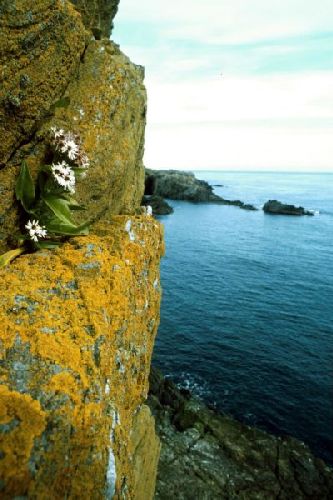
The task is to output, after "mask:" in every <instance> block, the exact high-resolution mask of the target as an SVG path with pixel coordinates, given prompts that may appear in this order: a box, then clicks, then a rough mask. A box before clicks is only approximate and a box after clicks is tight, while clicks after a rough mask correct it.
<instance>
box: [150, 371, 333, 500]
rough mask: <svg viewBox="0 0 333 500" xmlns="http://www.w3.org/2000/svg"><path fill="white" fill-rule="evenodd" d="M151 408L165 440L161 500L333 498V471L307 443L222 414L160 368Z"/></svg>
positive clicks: (159, 489)
mask: <svg viewBox="0 0 333 500" xmlns="http://www.w3.org/2000/svg"><path fill="white" fill-rule="evenodd" d="M148 405H149V407H150V409H151V411H152V414H153V415H154V417H155V422H156V430H157V434H158V435H159V438H160V440H161V443H162V450H161V457H160V462H159V466H158V475H157V484H156V492H155V499H156V500H158V499H160V500H167V499H168V498H170V497H172V498H184V499H191V498H207V499H217V498H221V499H224V498H225V499H231V498H235V499H236V498H237V499H238V498H240V499H244V500H245V499H250V498H253V499H254V498H256V499H267V498H279V499H285V500H287V499H290V498H297V499H300V500H301V499H302V500H303V499H308V500H310V499H311V500H329V499H330V498H332V497H331V495H332V494H333V470H332V469H331V468H330V467H329V466H328V465H326V464H325V463H324V462H323V460H321V459H318V458H316V457H314V456H313V454H312V453H311V451H310V449H309V448H308V447H307V446H306V445H305V444H304V443H302V442H301V441H298V440H296V439H294V438H292V437H290V436H286V437H278V436H274V435H272V434H269V433H267V432H265V431H262V430H260V429H258V428H256V427H252V426H248V425H245V424H241V423H240V422H238V421H237V420H235V419H234V418H232V417H230V416H227V415H224V414H221V413H218V412H216V411H215V410H213V409H211V408H209V407H207V406H206V405H205V404H203V403H202V402H201V401H200V400H199V399H197V398H195V397H193V396H192V394H191V393H190V392H189V391H187V390H181V389H178V388H177V386H176V385H175V384H174V383H173V382H172V381H171V380H170V379H168V378H164V377H163V375H162V374H161V372H159V370H158V369H156V368H154V367H152V369H151V374H150V391H149V397H148Z"/></svg>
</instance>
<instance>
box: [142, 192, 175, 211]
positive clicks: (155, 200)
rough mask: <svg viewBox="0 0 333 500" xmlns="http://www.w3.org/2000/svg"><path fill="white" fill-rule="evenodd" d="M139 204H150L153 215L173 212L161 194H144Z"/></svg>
mask: <svg viewBox="0 0 333 500" xmlns="http://www.w3.org/2000/svg"><path fill="white" fill-rule="evenodd" d="M141 204H142V205H144V206H147V205H150V206H151V207H152V209H153V215H169V214H172V213H173V208H172V207H171V206H170V205H169V203H168V202H167V201H165V199H164V198H162V196H158V195H152V196H144V197H143V199H142V202H141Z"/></svg>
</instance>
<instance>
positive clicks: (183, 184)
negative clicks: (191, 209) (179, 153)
mask: <svg viewBox="0 0 333 500" xmlns="http://www.w3.org/2000/svg"><path fill="white" fill-rule="evenodd" d="M145 194H146V195H147V194H148V195H149V194H155V195H158V196H162V197H163V198H169V199H170V200H187V201H211V200H214V199H215V196H216V195H214V194H213V188H212V186H210V185H209V184H208V182H205V181H200V180H198V179H196V177H195V175H194V174H192V173H191V172H182V171H180V170H148V169H146V191H145ZM217 198H218V197H217Z"/></svg>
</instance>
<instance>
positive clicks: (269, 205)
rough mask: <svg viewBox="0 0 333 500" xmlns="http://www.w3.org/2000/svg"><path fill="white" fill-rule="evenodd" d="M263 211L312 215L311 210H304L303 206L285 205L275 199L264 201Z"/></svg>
mask: <svg viewBox="0 0 333 500" xmlns="http://www.w3.org/2000/svg"><path fill="white" fill-rule="evenodd" d="M263 210H264V212H266V213H267V214H280V215H313V212H310V211H309V210H305V208H303V207H295V205H286V204H285V203H281V202H280V201H277V200H269V201H267V202H266V203H265V205H264V208H263Z"/></svg>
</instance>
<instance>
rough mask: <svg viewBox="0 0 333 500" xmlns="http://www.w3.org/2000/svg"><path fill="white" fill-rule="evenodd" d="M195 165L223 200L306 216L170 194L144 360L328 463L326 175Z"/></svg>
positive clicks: (330, 304) (329, 190)
mask: <svg viewBox="0 0 333 500" xmlns="http://www.w3.org/2000/svg"><path fill="white" fill-rule="evenodd" d="M194 173H195V175H196V177H197V178H199V179H203V180H206V181H208V182H209V183H210V184H211V185H214V186H216V187H215V188H214V192H215V193H216V194H218V195H221V196H223V197H225V198H228V199H240V200H242V201H244V202H246V203H252V204H254V205H255V206H256V207H258V208H259V209H260V208H262V206H263V204H264V203H265V202H266V201H267V200H269V199H277V200H279V201H282V202H286V203H291V204H295V205H302V206H304V207H305V208H307V209H311V210H313V211H314V214H315V215H314V216H313V217H309V216H303V217H297V216H283V215H268V214H265V213H264V212H263V211H262V210H258V211H257V212H249V211H245V210H242V209H240V208H238V207H234V206H221V205H214V204H195V203H190V202H185V201H172V200H170V204H171V205H172V206H173V208H174V214H172V215H168V216H162V217H159V219H160V221H161V222H162V223H163V225H164V228H165V240H166V254H165V257H164V258H163V260H162V266H161V280H162V288H163V298H162V308H161V324H160V327H159V332H158V336H157V341H156V346H155V350H154V363H155V365H156V366H158V367H159V368H160V369H161V370H162V371H163V372H164V373H165V374H166V375H167V376H168V377H170V378H172V379H173V380H174V381H175V382H176V383H177V384H178V385H179V386H181V387H184V388H187V389H189V390H191V391H192V392H193V393H194V394H196V395H197V396H198V397H200V398H202V399H203V400H204V401H205V402H206V403H208V404H210V405H212V406H214V407H215V408H216V409H217V410H218V411H221V412H224V413H227V414H229V415H232V416H234V417H235V418H236V419H238V420H240V421H242V422H244V423H246V424H248V425H253V426H257V427H259V428H262V429H264V430H266V431H269V432H270V433H274V434H276V435H291V436H293V437H296V438H297V439H300V440H302V441H303V442H305V443H306V444H307V445H309V446H310V448H311V450H312V451H313V453H314V454H315V455H316V456H318V457H321V458H323V459H324V460H325V461H326V462H327V463H331V464H333V454H332V450H333V173H332V174H328V173H311V174H308V173H306V174H305V173H284V172H283V173H282V172H281V173H276V172H274V173H271V172H226V171H224V172H210V171H196V172H194ZM217 185H218V186H217ZM220 185H223V186H222V187H221V186H220Z"/></svg>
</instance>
